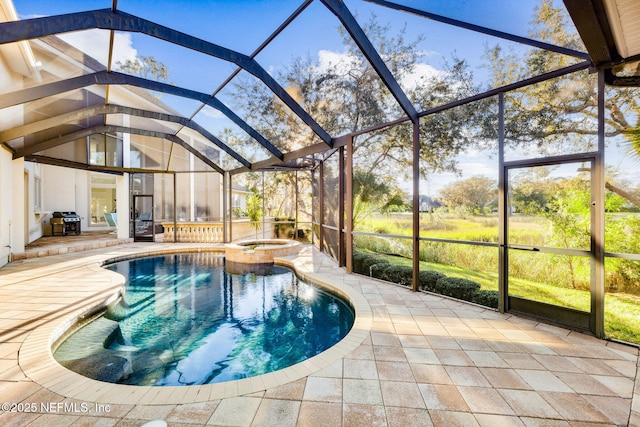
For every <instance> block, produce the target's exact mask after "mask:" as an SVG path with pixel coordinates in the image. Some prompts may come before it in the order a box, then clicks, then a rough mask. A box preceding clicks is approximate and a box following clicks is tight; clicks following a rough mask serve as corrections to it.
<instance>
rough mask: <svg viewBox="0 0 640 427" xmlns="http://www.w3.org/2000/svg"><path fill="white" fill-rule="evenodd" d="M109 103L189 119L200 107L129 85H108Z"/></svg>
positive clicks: (181, 99)
mask: <svg viewBox="0 0 640 427" xmlns="http://www.w3.org/2000/svg"><path fill="white" fill-rule="evenodd" d="M123 89H124V90H123ZM109 102H110V103H112V104H119V105H125V106H135V107H136V108H141V109H144V110H149V111H156V112H159V113H167V114H173V115H178V116H182V117H185V118H189V117H190V116H191V114H193V112H194V111H196V110H197V109H198V108H199V107H200V105H202V104H201V103H200V102H199V101H196V100H193V99H190V98H183V97H180V96H176V95H170V94H167V93H162V92H155V91H150V90H146V89H141V88H139V87H135V86H130V85H122V86H117V85H110V90H109Z"/></svg>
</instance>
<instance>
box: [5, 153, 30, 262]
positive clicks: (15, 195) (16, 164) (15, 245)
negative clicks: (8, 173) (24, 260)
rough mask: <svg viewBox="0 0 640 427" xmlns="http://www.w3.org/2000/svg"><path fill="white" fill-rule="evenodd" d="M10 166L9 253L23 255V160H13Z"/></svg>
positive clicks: (24, 244) (24, 225)
mask: <svg viewBox="0 0 640 427" xmlns="http://www.w3.org/2000/svg"><path fill="white" fill-rule="evenodd" d="M11 166H12V177H11V180H12V183H11V186H12V189H13V191H12V194H11V206H12V218H11V227H10V232H11V242H10V245H11V252H12V253H23V252H24V249H25V246H26V244H27V242H26V241H25V239H24V236H25V232H26V227H28V226H29V224H27V223H26V221H25V217H26V214H27V213H26V212H25V203H26V201H25V195H24V158H22V157H21V158H19V159H15V160H13V161H12V162H11Z"/></svg>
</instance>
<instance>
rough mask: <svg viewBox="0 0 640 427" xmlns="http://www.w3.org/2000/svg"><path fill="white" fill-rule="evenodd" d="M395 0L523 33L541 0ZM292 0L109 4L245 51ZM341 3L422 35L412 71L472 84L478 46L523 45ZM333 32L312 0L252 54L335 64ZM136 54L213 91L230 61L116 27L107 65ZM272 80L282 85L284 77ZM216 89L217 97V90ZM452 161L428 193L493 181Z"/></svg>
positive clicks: (468, 156) (75, 8) (21, 1)
mask: <svg viewBox="0 0 640 427" xmlns="http://www.w3.org/2000/svg"><path fill="white" fill-rule="evenodd" d="M396 1H397V2H398V3H401V4H403V5H407V6H412V7H416V8H419V9H422V10H426V11H429V12H432V13H436V14H441V15H445V16H448V17H451V18H455V19H458V20H463V21H467V22H470V23H473V24H476V25H481V26H486V27H491V28H494V29H497V30H500V31H505V32H508V33H512V34H516V35H520V36H528V31H529V29H530V22H531V20H532V17H533V14H534V8H535V6H536V5H538V4H539V1H540V0H517V1H514V0H456V1H453V0H449V1H443V0H396ZM301 3H302V1H301V0H295V1H294V0H277V1H276V0H271V1H268V0H234V1H224V0H198V1H179V0H152V1H149V0H119V1H118V3H117V7H118V10H120V11H124V12H127V13H131V14H133V15H137V16H140V17H142V18H145V19H148V20H150V21H153V22H156V23H158V24H161V25H166V26H169V27H171V28H174V29H176V30H179V31H183V32H185V33H188V34H190V35H193V36H196V37H199V38H203V39H205V40H207V41H210V42H212V43H215V44H219V45H221V46H224V47H227V48H229V49H233V50H236V51H238V52H240V53H244V54H246V55H250V54H252V53H253V52H254V50H255V49H256V48H257V47H258V46H259V45H260V44H261V43H262V42H263V41H264V40H265V39H266V38H267V37H268V36H269V35H270V34H271V33H272V32H273V31H274V30H275V29H276V28H277V27H278V26H279V25H280V24H281V23H282V22H283V21H284V20H285V19H286V18H287V17H288V16H289V15H290V14H291V13H292V12H293V11H295V10H296V9H297V8H298V7H299V6H300V4H301ZM14 4H15V7H16V10H17V12H18V15H19V16H20V17H21V18H22V19H26V18H30V17H38V16H46V15H55V14H64V13H72V12H80V11H86V10H93V9H105V8H110V7H111V0H56V1H52V0H14ZM345 4H346V5H347V6H348V7H349V9H350V10H351V11H352V13H353V14H354V15H356V18H357V19H358V21H360V23H361V24H362V23H363V22H365V21H366V20H368V19H369V18H370V17H371V16H372V15H375V16H376V18H377V20H378V21H379V22H381V23H384V24H388V25H389V26H390V27H391V32H392V33H395V32H398V31H399V30H400V29H401V28H403V27H405V28H406V34H407V38H408V39H415V38H416V37H418V36H423V37H424V41H423V42H421V43H420V44H419V49H420V51H422V52H423V53H424V56H423V58H422V64H420V65H419V67H418V71H419V72H420V73H423V74H426V75H429V74H433V73H438V72H441V71H442V69H443V66H444V62H445V61H447V60H450V59H451V56H452V54H455V55H457V56H458V57H461V58H464V59H466V60H467V61H468V62H469V64H470V65H471V70H472V71H473V72H474V75H475V78H476V80H477V81H483V79H484V78H485V77H486V75H487V69H486V68H485V67H483V63H484V60H483V53H484V51H485V48H486V47H487V46H492V45H494V44H496V43H498V42H500V43H501V44H502V45H503V46H505V47H506V48H507V49H509V48H512V49H522V47H521V46H520V45H517V44H515V43H510V42H506V41H502V40H499V39H495V38H491V37H488V36H484V35H482V34H478V33H475V32H471V31H468V30H463V29H459V28H455V27H452V26H448V25H444V24H440V23H437V22H433V21H430V20H426V19H424V18H421V17H416V16H414V15H411V14H407V13H403V12H398V11H394V10H390V9H387V8H385V7H381V6H378V5H374V4H371V3H367V2H365V1H362V0H345ZM556 4H560V5H561V1H560V0H556ZM337 29H338V20H337V18H336V17H335V16H333V15H332V14H331V13H330V12H329V11H328V10H327V9H326V8H325V7H324V6H323V5H322V3H321V2H320V1H319V0H315V1H313V2H312V3H311V5H310V6H308V7H307V8H306V9H305V10H304V11H303V12H302V14H301V15H300V16H299V17H298V18H297V19H296V20H295V21H294V22H293V23H292V24H291V25H290V26H289V27H287V28H286V29H285V30H284V31H283V32H282V33H281V34H280V35H279V36H278V37H277V38H276V39H275V40H274V41H273V42H272V43H271V44H270V45H269V46H268V47H267V48H266V49H264V50H263V51H262V52H261V53H260V54H259V55H258V56H257V57H256V60H257V61H258V62H259V63H260V64H261V65H262V66H263V67H264V68H265V69H267V70H268V71H269V72H270V73H272V74H275V72H277V71H278V69H279V67H283V64H288V63H290V62H291V61H292V59H293V58H295V57H301V56H310V57H312V58H318V59H319V60H320V61H321V63H322V61H323V60H324V61H328V60H329V59H332V60H334V61H335V60H337V59H339V58H340V57H341V56H342V55H343V54H344V47H343V45H342V41H341V36H340V35H339V33H338V31H337ZM62 37H63V38H64V39H65V40H67V41H68V42H70V43H72V44H74V45H76V46H77V47H80V48H82V49H83V50H85V51H87V52H92V54H93V55H94V56H95V57H96V58H97V59H99V60H101V61H102V62H104V63H106V50H107V47H108V37H109V32H108V31H99V30H94V31H90V32H83V33H82V34H71V35H66V36H62ZM139 55H145V56H154V57H155V58H156V59H157V60H159V61H160V62H162V63H164V64H166V65H167V67H168V68H169V70H170V76H169V81H170V82H171V83H173V84H176V85H178V86H182V87H185V88H188V89H193V90H198V91H200V92H206V93H212V92H213V91H214V90H215V89H217V88H218V86H219V85H220V84H221V83H222V82H223V81H224V80H225V79H226V78H227V77H228V76H229V75H230V74H231V73H232V72H233V70H235V68H236V67H235V66H234V65H233V64H229V63H226V62H224V61H221V60H218V59H215V58H212V57H209V56H206V55H203V54H199V53H196V52H193V51H189V50H186V49H183V48H180V47H177V46H174V45H171V44H168V43H164V42H162V41H159V40H157V39H154V38H152V37H148V36H145V35H141V34H129V33H116V40H115V49H114V62H125V61H126V60H127V59H134V58H135V57H136V56H139ZM416 77H417V76H416ZM280 83H281V84H282V85H283V86H284V85H285V84H283V82H280ZM285 83H286V82H285ZM402 84H409V83H408V82H402ZM227 92H228V91H227ZM220 96H221V97H222V98H221V99H222V100H223V102H225V99H224V98H223V96H224V92H223V93H221V95H220ZM163 102H165V103H167V104H169V105H171V106H172V107H174V108H175V109H176V110H177V111H178V112H179V113H181V114H183V115H185V116H187V117H189V116H190V115H191V114H192V113H193V112H194V111H195V109H196V108H197V107H198V105H199V104H198V103H196V102H194V101H191V100H184V99H179V98H177V97H171V96H169V95H164V96H163ZM196 119H197V120H198V122H199V123H201V121H202V123H201V124H202V125H204V126H205V127H207V128H221V127H223V126H230V121H229V120H227V119H226V118H224V117H222V116H221V114H219V113H217V112H216V111H215V110H213V109H206V110H205V111H203V112H202V113H200V115H199V116H198V117H197V118H196ZM334 136H336V135H334ZM458 160H459V163H460V169H461V170H462V172H463V175H462V176H455V175H453V174H442V175H437V176H433V177H432V179H430V180H429V181H428V182H426V181H425V182H423V183H422V185H421V188H424V189H425V190H426V191H427V192H428V193H432V194H433V193H437V191H438V190H439V188H441V186H442V183H443V182H449V181H451V180H455V179H462V178H465V177H469V176H478V175H483V176H490V177H495V179H496V180H497V167H496V166H495V165H496V163H497V161H496V160H495V157H494V158H493V159H491V158H488V156H487V154H486V153H482V152H477V151H470V152H468V153H463V154H462V155H461V156H460V158H459V159H458ZM489 165H491V166H489ZM633 169H637V168H633ZM633 169H632V170H633ZM632 175H633V174H632ZM635 175H638V173H636V174H635ZM635 175H633V176H631V179H633V180H636V182H638V181H640V176H635ZM405 187H410V186H409V185H406V186H405ZM407 189H409V188H407Z"/></svg>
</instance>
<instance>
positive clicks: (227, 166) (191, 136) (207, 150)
mask: <svg viewBox="0 0 640 427" xmlns="http://www.w3.org/2000/svg"><path fill="white" fill-rule="evenodd" d="M177 136H178V138H181V139H182V140H184V141H185V142H187V143H188V144H189V145H191V146H192V147H193V148H195V149H196V150H197V151H199V152H200V153H202V155H203V156H204V157H206V158H208V159H209V160H211V161H212V162H213V163H215V164H216V165H217V166H219V167H221V168H222V169H224V170H231V169H235V168H239V167H241V166H242V164H241V163H240V162H238V161H237V160H236V159H234V158H233V157H231V156H230V155H229V154H227V153H225V152H224V151H223V150H221V149H220V148H219V147H217V146H216V145H214V144H213V143H211V142H210V141H209V140H207V139H206V138H205V137H203V136H202V135H200V134H198V133H196V132H194V131H192V130H190V129H187V128H185V129H183V130H181V131H180V132H179V133H178V135H177ZM207 168H208V169H211V168H210V167H209V166H207Z"/></svg>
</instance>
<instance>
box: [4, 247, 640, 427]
mask: <svg viewBox="0 0 640 427" xmlns="http://www.w3.org/2000/svg"><path fill="white" fill-rule="evenodd" d="M122 243H123V244H120V245H117V246H109V247H105V248H102V249H99V250H91V251H87V252H80V251H79V249H78V248H74V249H73V251H71V250H67V251H65V250H64V249H63V248H56V251H57V252H58V253H60V254H59V255H54V256H46V257H40V258H33V257H32V258H25V259H24V260H20V261H16V262H13V263H11V264H9V265H7V266H5V267H4V268H2V269H0V372H1V374H0V395H1V396H2V397H3V401H7V402H15V403H23V404H24V403H36V404H38V405H39V404H40V403H42V402H51V404H54V403H55V404H56V405H57V404H61V405H63V406H62V407H63V408H64V405H66V409H67V410H66V411H62V412H51V411H47V410H45V409H46V407H45V409H42V408H40V407H38V411H36V412H31V413H25V412H6V411H5V412H4V413H0V425H8V426H9V425H17V426H22V425H27V424H28V425H29V426H38V425H56V426H59V425H60V426H64V425H74V426H76V425H78V426H84V425H87V426H88V425H96V426H114V425H117V426H140V425H142V424H144V423H145V422H148V421H150V420H154V419H164V420H166V421H167V422H169V425H171V426H195V425H200V426H203V425H239V426H251V425H255V426H262V425H278V426H287V425H291V426H293V425H299V426H317V425H326V426H367V427H369V426H377V425H379V426H407V425H411V426H418V427H419V426H427V427H430V426H447V427H449V426H464V427H467V426H490V427H500V426H503V425H504V426H527V427H529V426H543V425H544V426H577V425H588V424H590V423H591V424H593V425H626V424H627V423H628V424H629V425H640V383H639V381H638V370H639V369H640V368H639V366H640V362H639V360H638V349H637V348H635V347H632V346H625V345H622V344H619V343H611V342H606V341H601V340H597V339H595V338H594V337H591V336H587V335H583V334H580V333H577V332H573V331H569V330H566V329H563V328H559V327H556V326H552V325H546V324H543V323H539V322H536V321H532V320H530V319H522V318H518V317H515V316H512V315H509V314H501V313H498V312H495V311H493V310H488V309H484V308H482V307H478V306H474V305H469V304H466V303H464V302H460V301H455V300H451V299H447V298H442V297H440V296H437V295H432V294H427V293H412V292H411V291H409V290H408V289H407V288H405V287H401V286H394V285H392V284H386V283H382V282H379V281H376V280H371V279H368V278H366V277H362V276H358V275H351V276H349V275H346V274H345V273H344V269H339V268H337V267H336V265H335V262H334V261H333V260H331V259H330V258H328V257H327V256H325V255H323V254H321V253H319V252H318V251H317V250H315V249H312V248H311V247H309V246H306V247H304V248H303V249H302V251H301V254H300V255H299V256H297V257H290V258H288V259H287V260H285V261H286V263H289V264H290V265H294V266H295V268H296V269H297V270H298V272H299V273H300V274H303V275H305V276H306V277H308V278H309V279H310V280H313V278H315V279H316V280H317V281H319V282H321V283H329V284H333V285H332V286H337V287H338V288H339V287H340V286H343V287H349V289H351V290H352V291H351V292H352V293H353V295H355V296H356V298H360V299H359V300H358V301H356V302H354V304H356V305H359V304H366V306H367V307H368V310H369V313H370V314H369V316H370V317H369V320H368V322H369V323H367V326H366V327H365V329H363V330H362V331H358V336H359V338H358V341H357V342H355V344H354V345H350V346H349V350H347V351H344V352H339V351H337V352H333V353H332V352H327V353H326V354H334V356H330V357H331V358H332V359H331V360H326V361H325V358H326V357H327V356H326V355H324V354H323V355H322V359H323V361H322V363H315V364H311V365H310V366H314V368H312V369H311V370H308V369H302V368H300V367H296V368H295V369H292V370H291V371H287V373H286V374H282V373H277V375H273V376H269V377H265V378H256V379H254V380H251V381H250V382H247V381H245V382H240V383H226V384H225V385H222V386H219V385H209V386H201V387H194V388H189V389H185V390H174V391H170V390H164V391H163V390H153V389H151V388H148V387H133V388H125V389H121V388H113V387H111V386H112V385H109V384H104V383H97V382H88V383H86V384H88V385H85V382H77V381H76V380H75V377H70V376H69V374H68V371H64V370H60V369H58V368H56V363H55V362H52V361H51V359H50V355H49V354H48V349H47V348H46V345H42V344H39V342H44V343H46V342H47V339H50V338H49V337H50V336H51V334H53V333H54V331H55V328H56V327H58V326H55V325H60V324H63V323H64V321H65V319H67V321H68V319H71V318H72V317H73V316H76V315H78V314H79V313H82V312H83V311H86V310H88V309H89V308H90V306H92V305H95V304H98V303H100V302H101V301H104V300H105V299H106V298H107V297H108V296H110V295H113V293H114V292H116V291H117V290H118V289H119V288H120V286H121V282H120V279H119V278H118V277H117V275H113V274H112V273H105V272H104V270H102V269H100V268H99V264H100V263H101V262H102V261H103V260H105V259H107V258H112V257H116V256H128V255H132V254H136V253H147V252H149V251H174V250H176V249H178V250H193V249H194V248H198V247H202V246H203V245H198V244H164V243H161V244H142V243H126V242H122ZM90 248H91V245H89V248H88V249H90ZM213 249H215V248H213ZM213 249H212V250H213ZM42 250H43V251H44V249H42ZM65 252H66V253H65ZM89 278H91V279H89ZM36 283H37V286H34V285H35V284H36ZM361 306H362V305H361ZM38 337H42V341H38V339H40V338H38ZM52 363H53V364H52ZM65 372H67V373H66V374H65ZM36 379H37V381H38V382H36V381H35V380H36ZM41 383H42V384H47V386H48V387H50V388H47V387H43V386H42V385H41ZM250 385H256V387H254V388H251V387H250ZM247 387H248V388H247ZM123 390H126V391H124V392H123ZM243 390H249V391H246V392H243ZM242 393H245V394H244V395H242ZM83 398H85V399H87V400H83ZM96 401H99V402H101V404H103V405H105V404H108V405H109V407H110V410H109V412H105V411H104V410H103V411H98V410H97V409H95V408H96V406H95V405H96V403H95V402H96ZM83 403H85V404H90V407H89V410H88V411H85V412H78V411H75V412H74V411H73V408H81V407H82V406H81V405H82V404H83ZM52 408H53V407H52Z"/></svg>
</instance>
